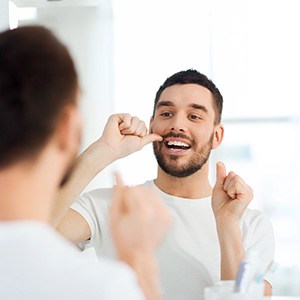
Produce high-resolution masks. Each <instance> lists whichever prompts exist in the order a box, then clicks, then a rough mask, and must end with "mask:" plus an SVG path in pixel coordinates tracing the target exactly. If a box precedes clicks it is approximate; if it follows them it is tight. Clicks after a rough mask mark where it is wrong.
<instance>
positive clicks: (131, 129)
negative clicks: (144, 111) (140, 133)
mask: <svg viewBox="0 0 300 300" xmlns="http://www.w3.org/2000/svg"><path fill="white" fill-rule="evenodd" d="M140 122H143V121H140V119H139V118H137V117H131V119H130V124H129V126H127V127H126V128H124V129H122V130H121V133H122V134H123V135H133V134H135V132H136V131H137V128H138V127H139V125H140ZM119 128H120V127H119Z"/></svg>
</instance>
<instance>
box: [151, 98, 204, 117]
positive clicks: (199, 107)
mask: <svg viewBox="0 0 300 300" xmlns="http://www.w3.org/2000/svg"><path fill="white" fill-rule="evenodd" d="M162 106H175V105H174V103H173V102H172V101H159V102H158V103H157V105H156V109H159V108H160V107H162ZM189 107H191V108H194V109H199V110H202V111H203V112H205V113H206V114H207V113H208V109H207V108H206V107H205V106H204V105H201V104H196V103H191V104H190V105H189Z"/></svg>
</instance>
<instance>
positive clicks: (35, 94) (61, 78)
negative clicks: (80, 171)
mask: <svg viewBox="0 0 300 300" xmlns="http://www.w3.org/2000/svg"><path fill="white" fill-rule="evenodd" d="M78 94H79V93H78V79H77V75H76V70H75V67H74V64H73V61H72V59H71V57H70V55H69V53H68V50H67V49H66V47H65V46H64V45H62V44H61V43H60V42H59V41H58V40H57V39H56V38H55V37H54V36H53V35H52V33H51V32H50V31H49V30H47V29H45V28H43V27H38V26H29V27H23V28H18V29H15V30H12V31H5V32H3V33H0V190H1V193H0V265H1V268H0V295H1V299H5V300H10V299H11V300H15V299H28V300H40V299H44V300H45V299H46V300H47V299H49V300H50V299H51V300H53V299H63V300H79V299H82V300H83V299H89V300H92V299H95V300H96V299H107V300H112V299H114V300H119V299H136V300H138V299H148V300H150V299H151V300H153V299H157V300H159V299H161V297H160V291H159V286H158V278H157V269H156V268H157V266H156V260H155V254H154V251H155V248H156V245H157V244H158V243H159V241H160V240H161V238H162V237H163V236H164V233H165V232H166V230H167V228H168V227H169V225H170V216H169V214H168V213H167V211H166V209H165V208H164V207H163V206H162V204H161V203H160V200H159V199H158V196H157V194H156V193H155V191H153V190H151V189H144V188H142V187H141V188H131V189H129V188H125V187H123V186H122V184H121V181H120V178H119V177H117V186H116V188H115V189H114V192H113V195H112V197H113V201H112V204H111V207H110V208H109V215H110V225H111V232H112V236H113V237H114V243H115V249H116V252H117V255H118V257H119V259H120V260H123V262H121V261H119V262H113V261H110V260H106V259H104V258H102V259H99V262H94V261H92V260H91V259H90V258H89V259H88V258H87V257H83V256H82V254H81V253H80V252H79V251H78V249H76V248H75V247H74V245H72V244H71V243H69V242H67V241H66V240H65V239H63V238H62V237H61V236H60V235H58V234H57V232H56V231H54V230H53V229H52V227H50V225H48V224H47V222H48V221H49V219H50V215H51V214H52V206H53V202H54V199H55V197H56V194H57V191H58V190H59V188H60V185H61V184H62V181H65V178H66V177H67V176H66V173H70V168H71V166H72V164H73V163H74V162H73V160H74V157H75V155H76V152H77V150H78V146H79V141H80V133H81V118H80V113H79V108H78V103H77V102H78ZM133 124H134V126H133V127H134V129H133V130H132V125H133ZM110 128H113V129H115V130H118V132H119V134H121V133H120V132H121V131H122V132H123V144H124V145H125V144H126V141H127V140H131V139H133V140H135V139H137V140H139V141H141V146H142V145H143V143H147V142H151V141H154V140H160V139H161V138H160V137H159V136H157V135H155V134H152V135H146V133H147V132H146V128H145V125H144V123H143V122H141V121H140V120H138V119H137V118H131V117H130V116H128V115H117V116H114V118H112V119H111V120H110V122H109V123H108V125H107V128H106V130H105V131H104V137H107V138H108V140H109V136H110V132H109V130H110ZM104 140H105V139H104ZM125 150H126V147H125ZM119 153H120V155H122V153H124V152H122V151H121V150H120V151H119ZM125 154H127V153H126V152H125ZM144 197H146V198H147V202H145V201H143V200H144ZM154 222H155V226H153V223H154ZM145 237H146V238H145ZM133 271H135V272H133Z"/></svg>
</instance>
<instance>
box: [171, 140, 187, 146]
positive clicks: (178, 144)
mask: <svg viewBox="0 0 300 300" xmlns="http://www.w3.org/2000/svg"><path fill="white" fill-rule="evenodd" d="M168 146H178V147H189V145H188V144H186V143H183V142H178V141H169V142H168Z"/></svg>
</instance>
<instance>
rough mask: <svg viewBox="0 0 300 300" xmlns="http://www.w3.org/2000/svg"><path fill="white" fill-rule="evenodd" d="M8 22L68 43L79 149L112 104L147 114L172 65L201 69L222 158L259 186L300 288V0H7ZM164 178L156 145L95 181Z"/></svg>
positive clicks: (277, 281) (258, 202) (0, 18)
mask: <svg viewBox="0 0 300 300" xmlns="http://www.w3.org/2000/svg"><path fill="white" fill-rule="evenodd" d="M0 5H1V9H0V29H5V28H7V27H8V26H9V27H10V28H15V27H17V26H21V25H25V24H31V23H34V24H36V23H38V24H43V25H45V26H47V27H49V28H51V29H52V30H53V31H54V32H55V33H56V34H57V35H58V36H59V38H60V39H61V40H63V41H64V43H65V44H66V45H67V46H68V47H69V48H70V50H71V53H72V55H73V57H74V59H75V62H76V65H77V69H78V72H79V75H80V81H81V87H82V90H83V96H82V102H81V108H82V113H83V117H84V122H85V130H84V136H83V141H82V142H83V143H82V149H81V151H82V150H83V149H84V148H86V147H87V146H88V145H89V144H90V143H92V142H93V141H94V140H96V139H97V138H98V137H99V136H100V135H101V132H102V130H103V127H104V124H105V123H106V120H107V118H108V117H109V115H110V114H112V113H116V112H128V113H131V114H132V115H136V116H138V117H140V118H141V119H143V120H144V121H146V123H148V122H149V120H150V117H151V113H152V109H153V101H154V96H155V93H156V91H157V89H158V88H159V86H160V85H161V84H162V83H163V81H164V80H165V79H166V78H167V77H168V76H170V75H172V74H173V73H175V72H177V71H181V70H185V69H188V68H194V69H197V70H199V71H200V72H202V73H204V74H206V75H207V76H208V77H210V78H211V79H212V80H213V81H214V83H215V84H216V85H217V86H218V88H219V89H220V91H221V93H222V94H223V97H224V113H223V123H224V126H225V139H224V142H223V144H222V145H221V147H220V148H219V149H218V150H216V151H215V152H214V153H213V155H212V159H211V162H210V163H211V175H210V176H211V182H212V184H213V183H214V175H215V174H214V166H215V163H216V161H217V160H222V161H223V162H224V163H225V164H226V166H227V169H228V170H231V169H232V170H235V171H236V172H237V173H239V174H240V175H241V176H242V177H243V178H244V179H245V181H247V182H248V183H249V184H250V185H251V186H252V187H253V189H254V194H255V199H254V201H253V203H252V204H251V207H255V208H258V209H260V210H262V211H263V212H264V213H265V214H266V215H268V217H269V218H270V219H271V221H272V223H273V226H274V230H275V237H276V255H275V260H276V263H277V268H276V270H275V271H274V272H273V274H272V276H273V283H274V294H275V295H290V296H300V280H299V278H300V219H299V214H300V105H299V101H300V91H299V86H300V85H299V83H298V82H299V79H300V74H299V72H300V71H299V70H300V56H299V53H300V42H299V37H300V32H299V31H300V18H299V9H300V7H299V1H298V0H225V1H224V0H207V1H205V0H185V1H179V0H178V1H177V0H151V1H148V0H60V1H59V0H58V1H53V0H52V1H51V0H48V1H46V0H13V1H7V0H0ZM113 170H119V171H120V172H121V173H122V175H123V177H124V179H125V182H126V183H127V184H130V185H131V184H138V183H142V182H144V181H146V180H148V179H152V178H155V176H156V162H155V159H154V157H153V154H152V147H151V146H150V145H148V146H147V147H145V148H144V149H143V150H142V151H140V152H139V153H136V154H133V155H132V156H130V157H128V158H126V159H123V160H121V161H117V162H116V163H114V164H113V165H112V166H110V167H108V168H107V169H106V170H104V171H103V172H102V173H101V174H99V175H98V176H97V177H96V178H95V179H94V180H93V181H92V182H91V183H90V185H89V186H88V187H87V190H90V189H94V188H98V187H108V186H111V185H112V184H113V181H112V177H111V173H112V171H113Z"/></svg>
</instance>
